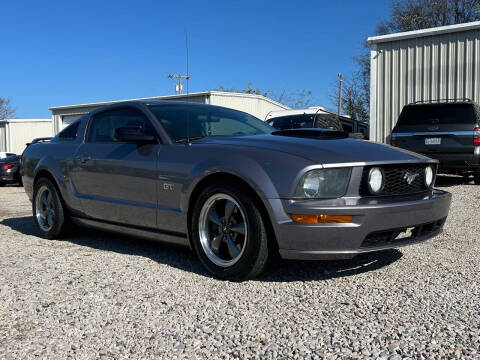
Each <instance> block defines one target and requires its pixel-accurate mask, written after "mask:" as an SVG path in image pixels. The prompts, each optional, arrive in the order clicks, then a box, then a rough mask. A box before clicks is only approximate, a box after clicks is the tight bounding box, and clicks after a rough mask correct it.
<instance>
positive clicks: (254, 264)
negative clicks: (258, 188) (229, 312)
mask: <svg viewBox="0 0 480 360" xmlns="http://www.w3.org/2000/svg"><path fill="white" fill-rule="evenodd" d="M219 193H222V194H226V195H230V196H231V197H232V198H234V199H235V201H236V202H237V203H238V204H239V205H240V207H241V208H242V211H243V213H244V215H245V218H246V222H247V244H246V248H245V250H244V252H243V254H242V256H241V258H240V259H239V260H238V261H237V262H236V263H235V264H233V265H232V266H229V267H221V266H218V265H216V264H215V263H213V262H212V261H211V260H210V259H209V258H208V257H207V255H206V254H205V252H204V250H203V247H202V244H201V243H200V236H199V225H198V219H199V217H200V212H201V209H202V207H203V205H204V203H205V201H207V199H209V198H210V197H211V196H213V195H215V194H219ZM191 236H192V243H193V247H194V250H195V252H196V253H197V256H198V257H199V259H200V261H201V262H202V264H203V265H204V266H205V268H206V269H207V270H208V271H209V272H210V273H212V274H213V275H215V276H217V277H219V278H222V279H229V280H234V281H241V280H246V279H249V278H251V277H254V276H255V275H257V273H259V272H261V270H262V269H263V267H264V264H265V262H266V257H267V254H268V244H267V235H266V231H265V226H264V224H263V219H262V216H261V214H260V212H259V210H258V208H257V206H256V204H255V201H254V200H253V199H252V197H251V196H250V194H249V193H248V192H247V191H245V190H243V189H241V188H237V187H233V186H231V185H229V184H227V183H217V184H213V185H211V186H209V187H207V188H206V189H205V190H203V191H202V193H201V194H200V195H199V197H198V198H197V200H196V203H195V205H194V209H193V212H192V221H191Z"/></svg>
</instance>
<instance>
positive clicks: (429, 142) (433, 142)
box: [425, 137, 442, 145]
mask: <svg viewBox="0 0 480 360" xmlns="http://www.w3.org/2000/svg"><path fill="white" fill-rule="evenodd" d="M441 143H442V138H439V137H431V138H425V145H440V144H441Z"/></svg>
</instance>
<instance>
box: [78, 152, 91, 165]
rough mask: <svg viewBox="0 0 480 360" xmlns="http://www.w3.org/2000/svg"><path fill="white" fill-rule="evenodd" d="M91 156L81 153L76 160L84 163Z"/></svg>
mask: <svg viewBox="0 0 480 360" xmlns="http://www.w3.org/2000/svg"><path fill="white" fill-rule="evenodd" d="M91 159H92V158H91V157H90V156H88V155H87V154H83V155H82V156H81V157H79V158H78V161H80V163H82V164H85V163H86V162H87V161H88V160H91Z"/></svg>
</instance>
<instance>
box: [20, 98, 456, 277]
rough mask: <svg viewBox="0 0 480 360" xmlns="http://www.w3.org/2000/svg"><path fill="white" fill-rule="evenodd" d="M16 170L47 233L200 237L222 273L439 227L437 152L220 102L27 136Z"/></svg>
mask: <svg viewBox="0 0 480 360" xmlns="http://www.w3.org/2000/svg"><path fill="white" fill-rule="evenodd" d="M22 166H23V170H22V177H23V183H24V187H25V191H26V193H27V195H28V197H29V198H30V199H31V201H32V209H33V219H34V221H35V224H36V227H37V229H38V232H39V234H40V236H42V237H44V238H47V239H58V238H61V237H62V236H63V235H64V234H65V233H66V230H67V229H68V227H69V226H71V225H72V224H77V225H84V226H89V227H92V228H97V229H102V230H109V231H117V232H121V233H124V234H130V235H136V236H142V237H148V238H151V239H155V240H161V241H164V242H169V243H173V244H179V245H185V246H189V247H190V248H192V249H194V251H195V252H196V254H197V255H198V258H199V259H200V261H201V262H202V264H203V265H204V266H205V268H206V269H207V271H209V272H210V273H211V274H213V275H214V276H216V277H219V278H223V279H230V280H237V281H240V280H244V279H249V278H252V277H255V276H257V275H258V274H260V273H261V272H262V270H263V269H264V268H265V266H266V264H267V262H268V260H269V259H272V258H274V257H276V255H280V257H282V258H285V259H349V258H352V257H354V256H356V255H358V254H361V253H366V252H372V251H379V250H385V249H391V248H397V247H401V246H405V245H409V244H414V243H418V242H421V241H424V240H426V239H429V238H432V237H434V236H436V235H438V234H439V233H440V232H441V231H442V228H443V224H444V223H445V219H446V217H447V215H448V211H449V207H450V201H451V195H450V194H449V193H447V192H445V191H441V190H437V189H434V187H433V186H434V183H435V176H436V171H437V166H438V163H437V161H436V160H432V159H430V158H428V157H425V156H422V155H419V154H416V153H412V152H409V151H407V150H401V149H397V148H394V147H391V146H389V145H381V144H375V143H372V142H367V141H362V140H358V139H352V138H349V137H348V135H347V134H346V133H344V132H340V131H333V130H328V129H294V130H280V131H276V130H275V129H274V128H272V127H270V126H269V125H267V124H265V123H264V122H262V121H261V120H259V119H257V118H255V117H253V116H251V115H249V114H246V113H243V112H240V111H236V110H232V109H227V108H223V107H217V106H211V105H203V104H194V103H189V102H174V101H131V102H122V103H116V104H114V105H109V106H106V107H102V108H99V109H97V110H94V111H92V112H90V113H89V114H87V115H84V116H83V117H81V118H80V119H78V120H77V121H75V122H74V123H72V124H71V125H69V126H68V127H66V128H65V129H64V130H63V131H61V132H60V133H59V134H58V135H57V136H55V137H54V138H52V139H50V140H49V141H48V140H46V139H41V141H38V142H35V141H34V142H33V143H32V144H30V145H29V146H28V147H27V149H26V150H25V152H24V154H23V160H22Z"/></svg>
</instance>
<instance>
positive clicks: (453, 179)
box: [435, 175, 474, 187]
mask: <svg viewBox="0 0 480 360" xmlns="http://www.w3.org/2000/svg"><path fill="white" fill-rule="evenodd" d="M458 185H474V183H473V177H472V176H470V178H468V180H467V179H465V178H464V177H463V176H455V175H437V179H436V181H435V186H441V187H450V186H458Z"/></svg>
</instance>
